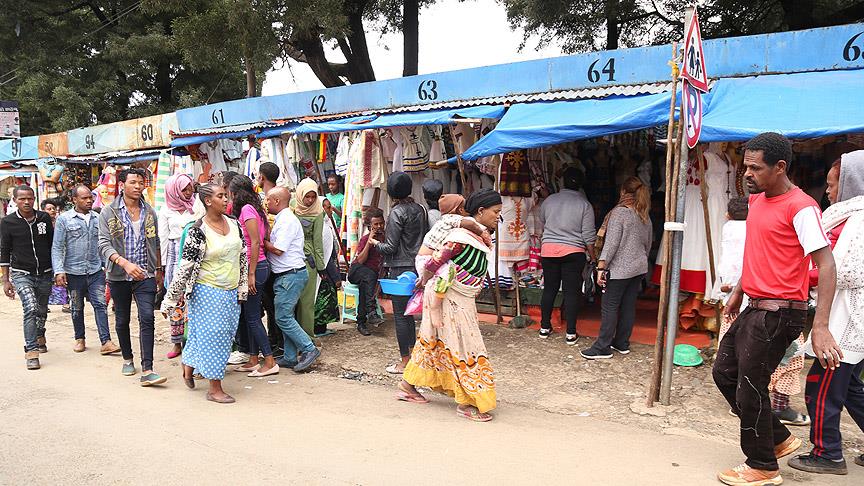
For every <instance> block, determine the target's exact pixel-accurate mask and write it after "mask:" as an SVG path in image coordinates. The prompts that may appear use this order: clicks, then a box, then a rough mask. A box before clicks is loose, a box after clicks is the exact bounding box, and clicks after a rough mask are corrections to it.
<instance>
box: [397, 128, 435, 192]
mask: <svg viewBox="0 0 864 486" xmlns="http://www.w3.org/2000/svg"><path fill="white" fill-rule="evenodd" d="M423 130H424V127H405V128H403V129H402V170H403V171H405V172H409V173H410V172H422V171H424V170H426V169H427V168H428V167H429V145H426V144H425V141H424V140H423ZM421 200H422V199H421Z"/></svg>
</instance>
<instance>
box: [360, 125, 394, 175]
mask: <svg viewBox="0 0 864 486" xmlns="http://www.w3.org/2000/svg"><path fill="white" fill-rule="evenodd" d="M360 140H361V152H360V156H361V167H362V168H363V187H367V188H369V187H382V185H383V184H384V183H385V182H386V181H387V167H386V164H385V163H384V157H383V154H382V152H381V145H380V139H379V138H378V133H376V131H375V130H365V131H363V133H362V135H361V137H360Z"/></svg>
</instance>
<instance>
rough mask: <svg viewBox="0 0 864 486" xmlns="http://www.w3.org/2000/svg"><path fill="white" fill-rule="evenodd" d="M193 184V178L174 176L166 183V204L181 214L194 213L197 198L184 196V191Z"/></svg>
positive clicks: (181, 175) (182, 175)
mask: <svg viewBox="0 0 864 486" xmlns="http://www.w3.org/2000/svg"><path fill="white" fill-rule="evenodd" d="M189 184H193V181H192V178H191V177H189V176H188V175H187V174H174V175H173V176H171V177H169V178H168V180H167V181H165V204H167V205H168V207H169V208H170V209H173V210H174V211H180V212H181V213H184V212H188V213H190V214H191V213H192V212H193V211H194V210H193V209H192V207H193V206H194V205H195V196H194V195H193V196H192V197H190V198H188V199H187V198H186V197H185V196H183V189H186V188H187V187H188V186H189Z"/></svg>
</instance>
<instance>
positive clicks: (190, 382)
mask: <svg viewBox="0 0 864 486" xmlns="http://www.w3.org/2000/svg"><path fill="white" fill-rule="evenodd" d="M181 371H182V372H183V382H184V383H186V386H187V387H188V388H189V389H193V388H195V379H194V378H192V371H191V370H190V371H188V372H187V371H186V368H185V367H183V368H182V370H181Z"/></svg>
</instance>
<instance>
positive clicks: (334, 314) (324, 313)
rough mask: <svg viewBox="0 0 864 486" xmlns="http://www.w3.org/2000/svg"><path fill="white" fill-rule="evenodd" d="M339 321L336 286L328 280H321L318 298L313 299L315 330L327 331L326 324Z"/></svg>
mask: <svg viewBox="0 0 864 486" xmlns="http://www.w3.org/2000/svg"><path fill="white" fill-rule="evenodd" d="M338 320H339V299H338V297H337V296H336V286H335V285H333V282H331V281H330V280H328V279H326V278H325V279H321V283H320V284H319V285H318V296H317V297H316V298H315V330H316V332H317V331H318V330H319V329H324V330H326V329H327V324H330V323H331V322H336V321H338Z"/></svg>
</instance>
